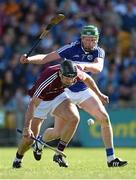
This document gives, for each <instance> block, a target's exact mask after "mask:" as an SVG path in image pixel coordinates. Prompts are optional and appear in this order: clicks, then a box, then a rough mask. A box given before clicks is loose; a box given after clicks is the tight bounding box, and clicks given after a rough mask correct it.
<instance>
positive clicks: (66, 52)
mask: <svg viewBox="0 0 136 180" xmlns="http://www.w3.org/2000/svg"><path fill="white" fill-rule="evenodd" d="M75 44H76V42H72V43H71V44H67V45H65V46H63V47H61V48H59V49H58V50H57V53H58V54H59V55H60V56H61V57H62V58H66V59H70V57H71V55H73V53H74V48H75Z"/></svg>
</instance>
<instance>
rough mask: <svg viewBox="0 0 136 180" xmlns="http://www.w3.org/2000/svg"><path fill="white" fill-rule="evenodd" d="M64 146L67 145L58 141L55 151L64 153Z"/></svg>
mask: <svg viewBox="0 0 136 180" xmlns="http://www.w3.org/2000/svg"><path fill="white" fill-rule="evenodd" d="M66 146H67V143H66V142H64V141H62V140H60V141H59V143H58V146H57V149H58V150H60V151H64V149H65V147H66Z"/></svg>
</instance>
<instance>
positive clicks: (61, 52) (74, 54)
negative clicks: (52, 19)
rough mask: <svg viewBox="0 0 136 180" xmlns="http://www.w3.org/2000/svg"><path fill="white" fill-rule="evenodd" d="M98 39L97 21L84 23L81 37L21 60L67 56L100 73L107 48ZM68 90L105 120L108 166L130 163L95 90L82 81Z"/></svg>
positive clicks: (103, 130)
mask: <svg viewBox="0 0 136 180" xmlns="http://www.w3.org/2000/svg"><path fill="white" fill-rule="evenodd" d="M98 40H99V31H98V28H97V27H96V26H94V25H88V26H84V27H83V29H82V32H81V38H80V39H79V40H77V41H75V42H72V43H71V44H67V45H65V46H63V47H61V48H60V49H58V50H56V51H54V52H51V53H49V54H39V55H35V56H31V57H29V58H25V56H24V55H23V56H21V58H20V62H21V63H30V64H31V63H32V64H45V63H48V62H51V61H55V60H58V59H62V58H63V59H64V58H66V59H70V60H72V61H74V62H76V63H77V64H80V66H81V67H82V68H83V70H84V71H85V72H87V73H88V74H89V75H91V73H100V72H101V71H102V69H103V64H104V57H105V51H104V50H103V49H102V48H100V47H99V46H98ZM66 92H67V94H68V95H69V97H70V99H71V100H72V102H73V103H75V104H77V105H80V107H81V108H82V109H84V110H85V111H86V112H88V113H90V114H91V115H93V116H94V117H95V119H96V120H97V121H98V122H99V123H100V124H101V134H102V139H103V142H104V145H105V149H106V155H107V165H108V167H121V166H125V165H127V161H123V160H121V159H119V158H116V156H115V152H114V144H113V131H112V126H111V123H110V118H109V115H108V113H107V111H106V109H105V107H104V105H103V104H102V102H101V100H100V99H99V98H98V96H97V95H96V94H95V92H94V91H92V90H91V89H89V88H88V87H87V86H86V85H85V84H84V83H83V82H82V81H80V82H77V83H76V84H74V85H73V86H71V87H69V88H68V89H66ZM62 121H63V120H62ZM60 122H61V120H60V119H59V123H60ZM62 124H63V122H62ZM47 137H48V135H47ZM47 139H48V138H47ZM64 147H65V144H64Z"/></svg>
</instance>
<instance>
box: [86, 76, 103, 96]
mask: <svg viewBox="0 0 136 180" xmlns="http://www.w3.org/2000/svg"><path fill="white" fill-rule="evenodd" d="M85 83H86V84H87V86H88V87H89V88H90V89H92V90H93V91H94V92H95V93H96V94H97V95H98V96H99V97H101V94H102V93H101V91H100V90H99V88H98V86H97V84H96V83H95V81H94V80H93V79H92V78H91V77H90V78H87V79H86V80H85Z"/></svg>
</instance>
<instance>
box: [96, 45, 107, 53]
mask: <svg viewBox="0 0 136 180" xmlns="http://www.w3.org/2000/svg"><path fill="white" fill-rule="evenodd" d="M96 50H97V51H99V52H105V50H104V49H103V48H102V47H100V46H97V47H96Z"/></svg>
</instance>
